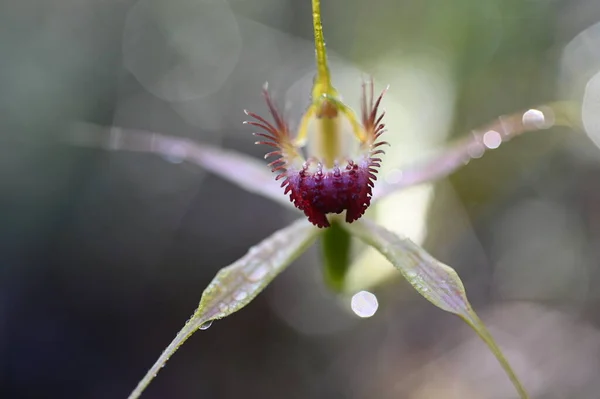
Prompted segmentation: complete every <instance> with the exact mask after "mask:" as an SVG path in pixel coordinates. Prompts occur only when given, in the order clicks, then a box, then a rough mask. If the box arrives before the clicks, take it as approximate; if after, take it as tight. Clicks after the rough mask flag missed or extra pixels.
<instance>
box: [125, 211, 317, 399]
mask: <svg viewBox="0 0 600 399" xmlns="http://www.w3.org/2000/svg"><path fill="white" fill-rule="evenodd" d="M322 231H323V230H320V229H318V228H316V227H315V226H313V225H312V224H311V223H309V222H308V221H307V220H305V219H301V220H298V221H296V222H295V223H292V224H291V225H289V226H288V227H286V228H284V229H281V230H279V231H277V232H276V233H274V234H273V235H271V236H270V237H268V238H267V239H265V240H263V241H262V242H261V243H259V244H258V245H256V246H254V247H252V248H250V250H249V251H248V253H247V254H246V255H244V256H243V257H242V258H240V259H238V260H237V261H235V262H234V263H233V264H231V265H230V266H227V267H225V268H223V269H221V270H220V271H219V272H218V273H217V275H216V276H215V278H214V279H213V280H212V282H211V283H210V284H209V285H208V287H207V288H206V289H205V290H204V292H203V293H202V298H201V299H200V304H199V305H198V309H196V312H195V313H194V314H193V315H192V317H191V318H190V319H189V320H188V321H187V323H186V324H185V326H184V327H183V328H182V329H181V331H179V333H178V334H177V336H176V337H175V339H173V341H172V342H171V343H170V344H169V346H168V347H167V348H166V349H165V350H164V351H163V353H162V354H161V355H160V357H159V358H158V360H157V361H156V363H154V365H153V366H152V368H151V369H150V370H149V371H148V372H147V373H146V375H145V376H144V378H143V379H142V380H141V381H140V382H139V383H138V385H137V387H136V388H135V390H134V391H133V392H132V393H131V395H130V396H129V399H134V398H138V397H139V396H140V395H141V394H142V392H143V391H144V389H146V387H147V386H148V384H150V382H151V381H152V380H153V379H154V377H155V376H156V374H157V373H158V371H159V370H160V369H161V368H162V367H163V366H164V365H165V363H166V362H167V360H169V358H170V357H171V355H173V353H175V351H176V350H177V349H178V348H179V347H180V346H181V345H182V344H183V343H184V342H185V341H186V340H187V339H188V338H189V337H190V336H191V335H192V334H193V333H194V332H196V331H197V330H198V329H200V330H206V329H207V328H208V327H210V325H211V323H212V321H213V320H216V319H221V318H223V317H226V316H229V315H230V314H232V313H234V312H237V311H238V310H240V309H241V308H243V307H244V306H246V305H247V304H248V303H250V301H252V300H253V299H254V298H255V297H256V296H257V295H258V294H259V293H260V292H261V291H262V290H263V289H264V288H265V287H266V286H267V285H268V284H269V283H270V282H271V281H272V280H273V279H274V278H275V276H277V275H278V274H279V273H281V272H282V271H283V270H284V269H285V268H286V267H287V266H288V265H289V264H290V263H291V262H292V261H293V260H294V259H296V258H297V257H298V256H299V255H300V254H302V253H303V252H304V251H305V250H306V249H307V248H308V247H309V246H310V244H312V242H313V241H314V240H315V238H316V237H317V235H318V234H320V233H322Z"/></svg>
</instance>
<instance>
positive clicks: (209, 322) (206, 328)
mask: <svg viewBox="0 0 600 399" xmlns="http://www.w3.org/2000/svg"><path fill="white" fill-rule="evenodd" d="M212 323H213V321H212V320H209V321H207V322H205V323H202V324H200V329H201V330H208V329H209V327H210V326H212Z"/></svg>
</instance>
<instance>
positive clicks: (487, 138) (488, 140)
mask: <svg viewBox="0 0 600 399" xmlns="http://www.w3.org/2000/svg"><path fill="white" fill-rule="evenodd" d="M500 144H502V136H501V135H500V133H498V132H497V131H495V130H489V131H487V132H485V134H484V135H483V145H485V146H486V147H487V148H489V149H491V150H494V149H496V148H498V147H500Z"/></svg>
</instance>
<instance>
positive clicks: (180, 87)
mask: <svg viewBox="0 0 600 399" xmlns="http://www.w3.org/2000/svg"><path fill="white" fill-rule="evenodd" d="M241 48H242V38H241V35H240V31H239V27H238V24H237V21H236V18H235V16H234V15H233V12H232V10H231V8H230V7H229V5H228V3H227V2H226V1H223V0H173V1H169V2H163V1H160V0H141V1H138V2H137V3H136V5H135V6H133V8H132V9H131V11H130V12H129V14H128V16H127V21H126V24H125V30H124V34H123V59H124V63H125V66H126V68H127V69H128V70H129V71H130V72H131V73H132V74H133V75H134V76H135V77H136V79H137V80H138V81H139V82H140V83H141V85H142V86H144V88H145V89H146V90H148V91H149V92H151V93H152V94H153V95H155V96H156V97H159V98H161V99H163V100H167V101H186V100H192V99H196V98H199V97H204V96H208V95H211V94H213V93H215V92H217V91H218V90H220V89H221V87H222V86H223V84H224V83H225V82H226V81H227V80H228V79H229V77H230V75H231V73H232V72H233V70H234V68H235V67H236V65H237V63H238V59H239V55H240V51H241Z"/></svg>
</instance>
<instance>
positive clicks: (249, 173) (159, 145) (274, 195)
mask: <svg viewBox="0 0 600 399" xmlns="http://www.w3.org/2000/svg"><path fill="white" fill-rule="evenodd" d="M65 139H66V141H67V142H68V143H70V144H73V145H79V146H84V147H93V148H104V149H106V150H110V151H133V152H149V153H154V154H158V155H161V156H162V157H163V158H166V159H168V160H171V162H182V161H188V162H191V163H194V164H196V165H198V166H200V167H202V168H204V169H206V170H208V171H210V172H212V173H214V174H216V175H217V176H220V177H222V178H223V179H225V180H228V181H230V182H232V183H233V184H236V185H238V186H239V187H241V188H243V189H244V190H246V191H248V192H251V193H254V194H257V195H261V196H263V197H265V198H269V199H271V200H273V201H275V202H278V203H280V204H282V205H284V206H287V207H289V208H292V209H296V208H295V207H294V205H293V204H292V203H291V202H290V201H289V199H288V197H287V196H286V195H284V194H283V189H282V188H281V187H280V184H279V183H277V182H276V181H275V176H274V175H273V173H271V172H270V171H269V168H268V166H267V165H266V163H265V162H261V161H259V160H256V159H254V158H252V157H250V156H248V155H244V154H241V153H238V152H235V151H228V150H223V149H221V148H218V147H214V146H211V145H208V144H200V143H197V142H194V141H192V140H189V139H186V138H181V137H176V136H169V135H165V134H162V133H155V132H148V131H145V130H133V129H122V128H120V127H117V126H111V127H103V126H97V125H92V124H88V123H76V124H74V125H73V126H72V128H71V129H70V131H69V132H68V134H67V135H66V137H65Z"/></svg>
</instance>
